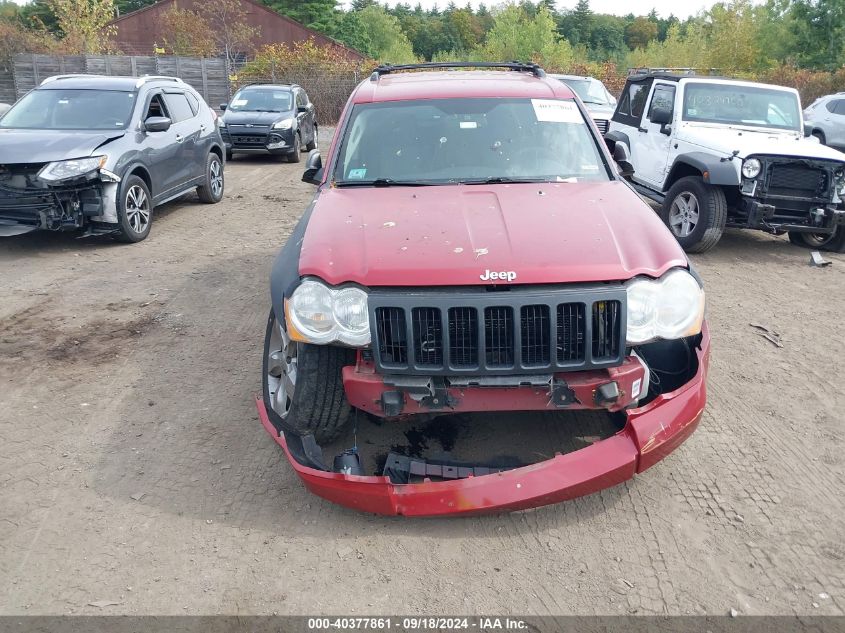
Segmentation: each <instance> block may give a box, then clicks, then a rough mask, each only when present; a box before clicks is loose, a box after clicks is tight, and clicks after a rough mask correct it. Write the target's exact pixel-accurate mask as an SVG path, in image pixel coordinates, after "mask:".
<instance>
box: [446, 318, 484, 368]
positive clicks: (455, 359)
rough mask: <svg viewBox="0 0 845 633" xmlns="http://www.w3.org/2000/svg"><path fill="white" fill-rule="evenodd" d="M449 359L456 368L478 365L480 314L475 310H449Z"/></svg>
mask: <svg viewBox="0 0 845 633" xmlns="http://www.w3.org/2000/svg"><path fill="white" fill-rule="evenodd" d="M449 358H450V360H451V361H452V365H453V366H454V367H475V366H476V365H477V364H478V313H477V312H476V311H475V308H449Z"/></svg>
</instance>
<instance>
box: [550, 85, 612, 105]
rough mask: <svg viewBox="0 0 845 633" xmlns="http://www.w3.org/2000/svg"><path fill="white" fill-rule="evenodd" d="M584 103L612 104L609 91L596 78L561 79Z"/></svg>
mask: <svg viewBox="0 0 845 633" xmlns="http://www.w3.org/2000/svg"><path fill="white" fill-rule="evenodd" d="M560 81H562V82H563V83H565V84H566V85H567V86H569V87H570V88H571V89H572V90H573V91H574V92H575V94H577V95H578V97H580V99H581V101H583V102H584V103H592V104H595V105H607V106H609V105H613V101H612V98H611V96H610V93H609V92H608V91H607V89H606V88H605V87H604V84H603V83H602V82H600V81H598V80H597V79H561V80H560Z"/></svg>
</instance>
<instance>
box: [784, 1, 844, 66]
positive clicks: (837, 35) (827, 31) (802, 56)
mask: <svg viewBox="0 0 845 633" xmlns="http://www.w3.org/2000/svg"><path fill="white" fill-rule="evenodd" d="M790 13H791V17H792V19H793V26H794V27H795V57H796V58H797V60H798V62H799V63H800V64H802V65H805V66H810V67H814V68H828V69H832V68H835V67H838V66H841V65H843V63H845V0H794V2H793V3H792V7H791V11H790Z"/></svg>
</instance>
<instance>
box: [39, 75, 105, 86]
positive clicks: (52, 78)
mask: <svg viewBox="0 0 845 633" xmlns="http://www.w3.org/2000/svg"><path fill="white" fill-rule="evenodd" d="M102 76H103V75H89V74H86V73H74V74H67V75H53V76H52V77H46V78H45V79H44V80H42V82H41V83H40V84H38V85H39V86H43V85H44V84H48V83H50V82H52V81H58V80H59V79H75V78H76V77H102Z"/></svg>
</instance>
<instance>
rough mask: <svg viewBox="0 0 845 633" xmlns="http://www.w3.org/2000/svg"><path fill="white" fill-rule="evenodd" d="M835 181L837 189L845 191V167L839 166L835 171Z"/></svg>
mask: <svg viewBox="0 0 845 633" xmlns="http://www.w3.org/2000/svg"><path fill="white" fill-rule="evenodd" d="M833 182H835V183H836V189H837V190H838V191H840V192H842V191H845V167H838V168H837V169H836V171H834V172H833Z"/></svg>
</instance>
